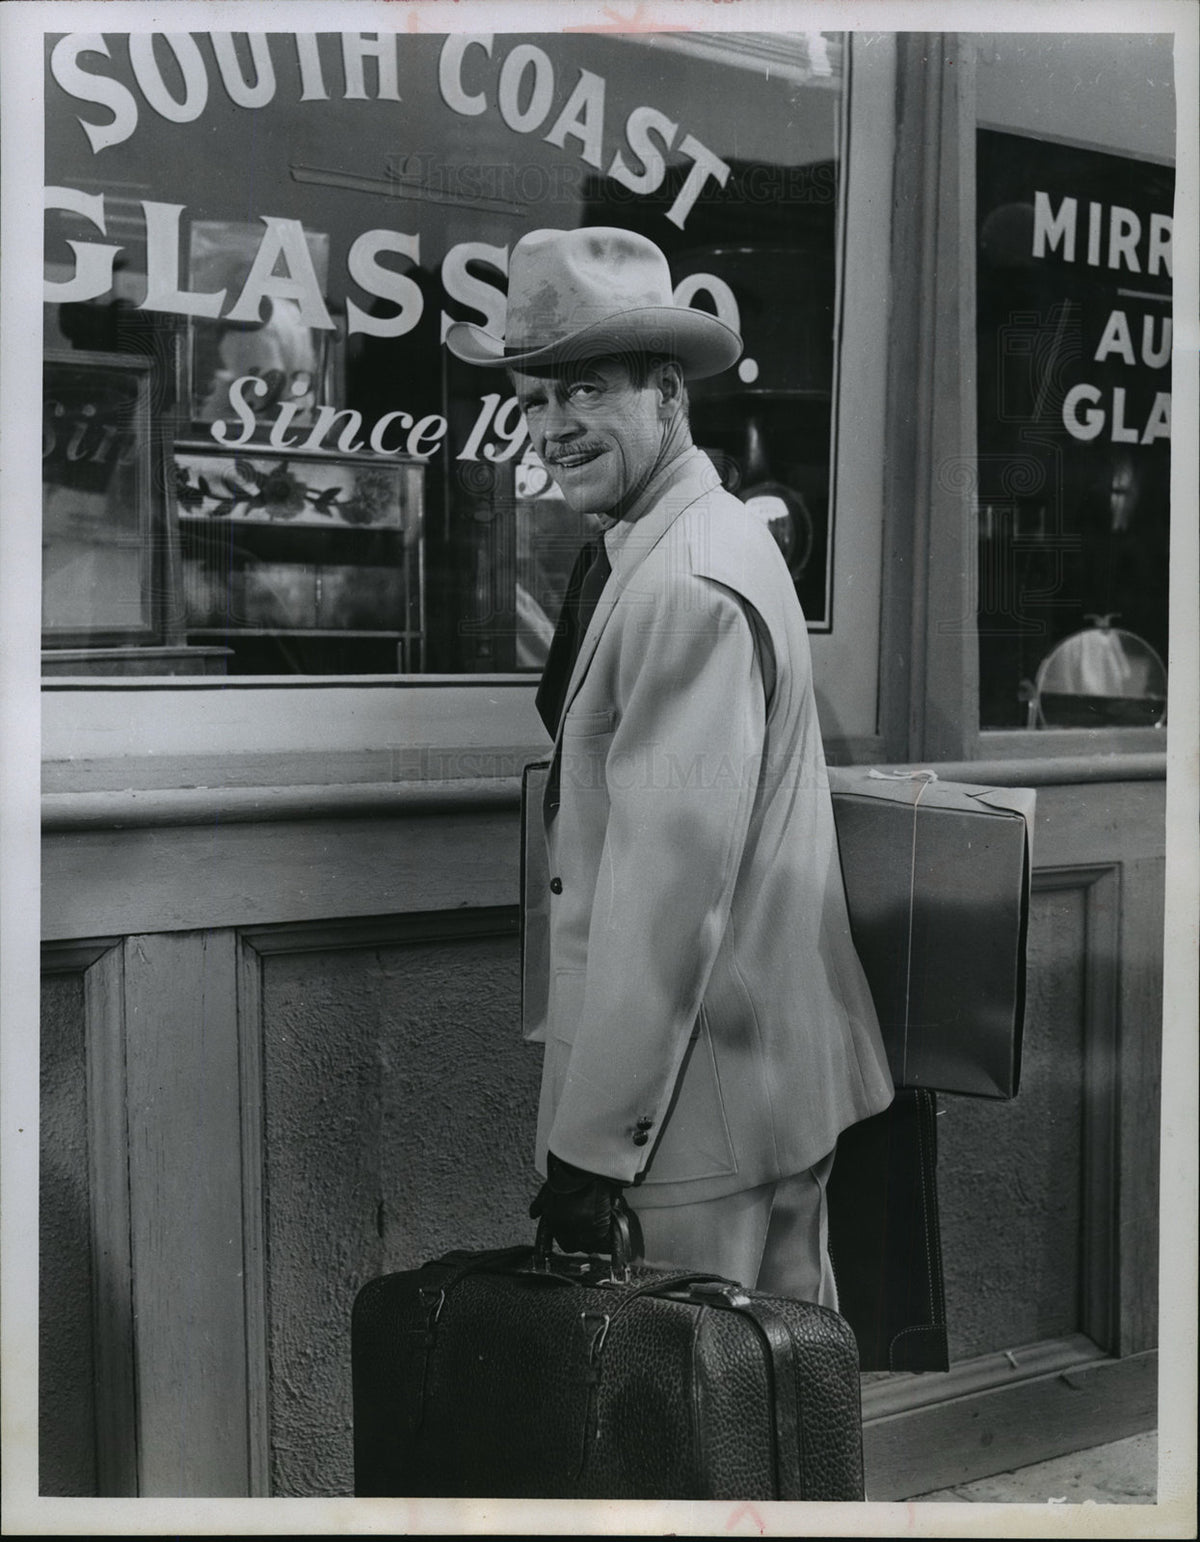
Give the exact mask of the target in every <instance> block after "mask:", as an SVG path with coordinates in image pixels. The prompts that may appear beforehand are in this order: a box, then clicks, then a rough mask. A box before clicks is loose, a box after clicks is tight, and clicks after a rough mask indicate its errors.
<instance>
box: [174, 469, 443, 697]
mask: <svg viewBox="0 0 1200 1542" xmlns="http://www.w3.org/2000/svg"><path fill="white" fill-rule="evenodd" d="M424 475H425V471H424V468H423V467H422V466H419V465H414V464H411V463H404V462H399V461H395V460H393V461H384V460H379V459H374V458H372V457H368V456H361V457H353V456H342V455H339V456H332V455H330V456H320V455H295V454H288V453H281V452H279V451H271V450H268V449H265V448H263V447H260V446H247V447H245V448H244V449H240V450H230V451H225V450H221V449H218V448H217V447H215V446H213V445H211V444H180V445H178V446H177V447H176V451H175V506H176V511H177V517H178V521H179V534H180V547H181V553H182V569H183V604H184V613H185V618H186V630H187V637H188V641H189V642H191V643H196V644H203V643H205V642H208V643H218V644H220V645H222V646H224V647H226V648H228V649H229V650H230V661H229V666H228V668H229V672H230V673H234V674H275V673H293V672H299V673H305V674H331V673H332V674H396V673H410V672H419V671H420V670H421V669H422V668H423V667H424V661H423V658H422V647H421V642H422V630H423V629H422V611H423V606H424V582H423V574H424V564H423V544H424V505H423V491H424Z"/></svg>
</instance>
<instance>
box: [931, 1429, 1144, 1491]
mask: <svg viewBox="0 0 1200 1542" xmlns="http://www.w3.org/2000/svg"><path fill="white" fill-rule="evenodd" d="M1157 1490H1158V1436H1157V1434H1156V1433H1155V1432H1154V1431H1153V1430H1151V1431H1149V1432H1148V1433H1147V1434H1144V1435H1133V1436H1131V1437H1130V1438H1129V1439H1128V1440H1115V1441H1113V1442H1112V1443H1111V1444H1109V1445H1106V1446H1094V1447H1093V1448H1092V1449H1091V1450H1090V1451H1073V1452H1072V1453H1071V1454H1070V1455H1069V1456H1056V1457H1054V1458H1053V1459H1052V1460H1050V1461H1048V1462H1035V1463H1034V1465H1033V1466H1032V1467H1020V1468H1018V1469H1017V1470H1016V1471H1014V1472H1001V1473H997V1474H996V1475H995V1477H991V1478H979V1479H977V1480H976V1481H975V1482H974V1483H962V1484H960V1485H958V1487H956V1488H942V1489H936V1490H935V1491H934V1492H933V1493H930V1494H914V1495H913V1496H912V1497H913V1499H914V1500H917V1501H920V1502H923V1503H929V1502H933V1501H936V1500H952V1501H955V1502H958V1503H961V1502H962V1501H963V1500H968V1501H971V1502H973V1503H975V1504H1054V1503H1064V1504H1079V1503H1081V1502H1082V1501H1083V1500H1085V1499H1094V1500H1095V1501H1096V1502H1097V1503H1098V1504H1108V1505H1112V1504H1124V1505H1137V1504H1154V1502H1155V1498H1156V1494H1157Z"/></svg>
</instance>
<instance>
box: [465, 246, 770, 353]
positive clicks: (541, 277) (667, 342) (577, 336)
mask: <svg viewBox="0 0 1200 1542" xmlns="http://www.w3.org/2000/svg"><path fill="white" fill-rule="evenodd" d="M504 330H505V335H504V337H503V338H499V337H496V336H495V335H494V334H493V333H491V332H487V331H485V330H484V329H483V328H482V327H477V326H475V325H473V324H472V323H471V322H467V321H457V322H455V323H454V324H453V325H452V326H451V327H450V329H449V330H448V332H447V333H446V346H447V348H449V350H450V352H451V353H452V354H454V356H455V357H456V358H459V359H463V360H465V361H466V363H468V364H479V365H482V366H483V367H484V368H485V369H519V370H523V371H532V370H538V369H552V368H554V367H555V366H557V365H561V364H566V363H570V362H574V363H578V362H579V361H580V360H581V359H595V358H602V357H605V356H608V355H611V354H617V355H624V354H630V353H636V354H646V353H661V354H665V355H667V356H668V357H670V358H673V359H678V360H679V363H680V366H681V367H682V369H683V372H684V374H685V375H686V376H688V377H689V378H690V379H702V378H703V377H704V376H706V375H716V374H718V373H719V372H720V371H721V370H723V369H728V368H729V366H730V365H731V364H733V363H734V361H735V360H736V359H737V357H738V355H739V354H740V353H741V351H742V340H741V338H740V337H739V336H738V334H737V333H736V332H735V331H734V330H733V328H732V327H727V326H726V325H725V323H724V322H723V321H718V320H717V318H716V317H715V316H712V315H709V314H708V312H707V311H698V310H693V309H692V308H691V307H690V306H686V305H676V304H675V301H674V299H673V298H672V294H671V272H670V269H669V268H668V267H667V259H666V257H664V255H663V254H662V252H660V251H659V249H658V247H657V246H655V244H654V242H653V241H648V240H647V239H646V237H645V236H639V235H635V234H634V233H633V232H632V231H629V230H618V229H615V228H612V227H610V226H606V225H593V226H588V227H585V228H584V229H582V230H531V231H530V232H529V234H528V235H524V236H522V237H521V239H520V240H519V241H518V242H517V244H516V246H514V247H513V251H512V258H511V261H510V263H509V278H508V308H507V312H506V314H505V321H504Z"/></svg>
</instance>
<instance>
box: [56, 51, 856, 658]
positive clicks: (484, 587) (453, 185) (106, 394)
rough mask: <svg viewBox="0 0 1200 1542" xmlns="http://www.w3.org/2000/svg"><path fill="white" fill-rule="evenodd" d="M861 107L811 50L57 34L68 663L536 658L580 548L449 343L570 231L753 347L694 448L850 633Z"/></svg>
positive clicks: (540, 473)
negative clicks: (849, 506) (835, 425)
mask: <svg viewBox="0 0 1200 1542" xmlns="http://www.w3.org/2000/svg"><path fill="white" fill-rule="evenodd" d="M842 86H843V72H842V46H841V42H840V40H839V39H838V38H837V37H836V36H834V35H831V34H828V35H827V34H815V33H814V34H791V35H783V34H772V35H770V36H765V35H764V36H758V35H743V34H720V35H717V34H713V35H698V34H688V35H687V36H684V35H682V34H679V35H663V36H643V35H629V36H604V35H596V34H582V35H572V34H561V35H560V34H538V35H536V36H528V37H526V36H518V35H507V34H505V35H500V34H497V35H495V36H479V37H466V36H450V37H438V36H415V35H410V34H401V35H391V34H378V35H376V34H358V33H353V34H344V35H332V34H329V35H325V34H322V35H319V36H318V35H301V34H295V35H293V34H285V33H272V34H257V35H253V36H252V35H249V34H236V35H219V34H207V33H198V34H195V35H192V34H178V35H172V36H165V35H149V34H144V35H136V36H125V35H120V34H116V33H112V34H104V35H103V36H98V35H91V34H89V35H69V36H63V37H55V38H51V39H49V40H48V42H47V95H46V104H47V105H46V115H47V124H46V182H47V188H48V191H47V195H46V209H47V214H46V290H45V294H46V302H47V303H46V323H45V338H46V349H47V355H46V368H45V392H44V408H45V423H46V433H45V441H44V459H43V464H44V471H45V474H44V486H45V535H44V545H45V550H46V564H45V573H46V580H45V590H44V594H43V613H44V648H45V654H44V657H45V660H46V668H47V670H48V671H50V672H53V673H60V674H61V673H79V672H94V673H99V674H111V673H121V672H125V671H129V670H133V671H139V672H148V671H150V670H153V671H154V672H159V673H185V672H203V673H215V674H222V673H224V674H242V675H245V674H258V675H281V674H297V673H299V674H313V675H322V674H342V675H378V674H384V675H386V674H414V673H415V674H421V673H434V674H447V673H449V674H455V673H460V674H461V673H478V672H484V673H491V672H496V671H503V672H510V671H519V670H530V671H532V670H536V669H537V668H539V667H540V665H541V663H542V661H543V659H544V657H545V651H546V647H547V645H548V640H549V637H550V634H551V631H552V629H553V623H554V619H555V617H556V615H557V611H558V606H559V601H560V598H561V593H562V589H563V586H564V584H565V579H566V574H567V572H568V570H569V568H570V565H571V562H572V560H573V557H574V553H575V550H576V549H577V546H578V542H579V539H580V536H581V534H582V531H581V529H580V526H579V524H578V522H577V521H576V520H574V519H573V518H572V517H570V516H568V515H567V513H566V511H565V506H564V505H563V504H562V502H561V500H560V499H559V498H558V497H557V496H556V493H555V490H554V488H553V486H552V485H551V484H550V483H549V481H548V478H547V476H546V474H545V472H544V470H543V468H542V467H541V466H540V464H539V463H538V462H537V461H536V459H535V458H534V457H533V455H532V452H531V451H530V449H529V446H528V439H527V435H526V433H525V427H524V424H523V422H522V420H521V418H520V415H519V413H518V411H517V408H516V404H515V401H514V399H513V397H512V394H511V391H510V390H509V387H508V382H507V379H506V378H505V377H503V376H501V377H499V378H498V377H497V375H496V374H495V372H492V371H484V370H479V369H476V368H473V367H471V366H468V365H466V364H463V363H461V362H460V361H458V360H456V359H454V358H453V357H451V356H450V355H449V353H448V352H447V350H446V349H445V348H444V346H443V343H442V339H443V337H444V334H445V329H446V327H447V326H448V325H449V323H450V322H451V321H455V320H466V321H474V322H477V323H480V324H482V325H485V326H487V327H489V328H490V329H492V330H497V331H498V330H501V328H502V320H503V308H504V298H503V296H504V283H505V275H506V271H507V261H508V254H509V252H510V250H511V248H512V246H513V244H514V243H515V241H516V240H517V239H518V238H519V237H520V236H521V235H522V234H523V233H524V232H525V231H527V230H530V229H534V228H538V227H541V226H551V227H555V228H571V227H575V226H579V225H587V224H615V225H622V226H625V227H628V228H632V229H637V230H639V231H640V232H642V233H643V234H645V235H648V236H650V237H651V238H652V239H653V240H655V241H656V242H657V243H658V244H659V245H660V246H661V247H662V248H663V249H664V250H665V251H666V253H667V255H668V258H669V260H670V262H671V265H672V271H673V276H674V278H675V281H676V285H677V290H676V294H677V298H678V299H680V300H681V301H682V302H684V303H689V304H695V305H697V306H701V307H703V308H707V309H709V310H712V311H715V312H716V313H717V314H719V315H720V316H721V317H722V318H723V319H726V320H728V321H730V322H732V323H733V324H734V325H735V326H737V327H738V328H739V329H740V330H741V331H742V333H743V336H744V338H745V342H746V349H745V356H744V357H743V359H742V360H741V361H740V362H739V364H738V365H736V366H734V367H733V368H732V369H730V370H728V371H727V372H726V373H725V374H724V375H722V376H719V377H717V378H716V379H715V380H712V381H707V382H698V383H697V384H696V386H695V388H694V390H693V395H692V407H693V428H694V433H695V437H696V439H697V441H698V442H699V443H700V444H701V445H703V446H704V447H705V448H706V449H708V450H709V451H710V452H711V453H712V455H713V458H714V460H715V461H716V462H717V464H718V467H719V469H720V471H721V474H722V476H723V478H724V480H725V481H726V484H727V485H728V486H729V487H731V488H732V489H733V490H734V491H735V492H736V493H737V494H738V495H739V496H742V497H744V498H745V499H746V500H747V501H748V502H750V503H751V504H752V506H753V507H754V508H755V509H756V511H757V512H758V513H759V514H760V516H761V517H762V518H763V519H764V521H766V522H767V523H768V524H769V526H770V528H771V530H772V531H773V533H774V534H775V535H776V537H777V539H778V540H779V543H780V546H781V548H782V549H783V551H784V553H785V555H786V556H787V559H788V562H789V565H790V568H791V571H792V573H793V576H794V579H795V582H796V586H797V591H798V593H799V595H800V598H801V601H802V603H803V605H804V608H805V613H806V615H807V618H808V621H809V625H810V627H811V628H813V629H814V630H819V631H820V630H825V631H827V630H829V629H830V628H831V626H832V607H831V603H830V595H831V571H830V569H831V554H832V549H833V545H832V539H831V531H830V528H829V526H830V506H831V500H830V476H829V468H830V431H831V400H832V385H833V370H834V352H835V349H834V326H835V286H836V260H835V253H836V244H837V209H838V175H839V173H838V168H839V137H840V128H839V125H840V113H841V106H842ZM751 101H752V107H749V108H748V105H747V104H748V102H751Z"/></svg>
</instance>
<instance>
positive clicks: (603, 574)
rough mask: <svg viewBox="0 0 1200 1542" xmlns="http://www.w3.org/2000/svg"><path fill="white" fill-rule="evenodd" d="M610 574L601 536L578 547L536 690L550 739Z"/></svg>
mask: <svg viewBox="0 0 1200 1542" xmlns="http://www.w3.org/2000/svg"><path fill="white" fill-rule="evenodd" d="M611 572H612V566H611V564H610V563H609V560H608V552H607V550H606V549H605V546H604V538H603V536H601V537H600V538H599V539H597V540H595V541H589V542H587V544H586V545H584V546H583V547H581V548H580V552H579V555H578V556H577V557H576V558H575V566H574V567H573V568H572V569H571V576H570V577H569V578H568V579H567V591H566V593H565V594H564V595H563V603H562V610H561V611H560V612H559V616H558V625H557V626H556V627H555V629H554V637H553V638H552V640H551V643H550V651H549V653H548V654H547V656H546V665H545V668H544V669H543V670H542V678H541V683H540V684H539V685H538V690H537V697H536V704H537V709H538V715H539V716H540V717H541V720H542V722H543V723H544V724H545V725H546V732H547V733H548V734H549V735H550V737H551V738H554V737H555V736H556V735H557V733H558V720H559V718H560V717H561V716H562V710H563V702H564V700H565V698H566V694H567V687H568V685H570V683H571V672H572V670H573V669H574V668H575V660H576V659H577V658H578V657H579V649H580V647H581V646H582V644H583V639H584V637H585V635H586V634H587V629H588V622H589V621H590V620H591V619H592V612H593V611H594V610H595V608H596V601H597V600H598V599H599V598H600V592H601V590H602V589H603V588H604V585H605V582H606V581H607V579H608V575H609V574H610V573H611Z"/></svg>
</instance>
